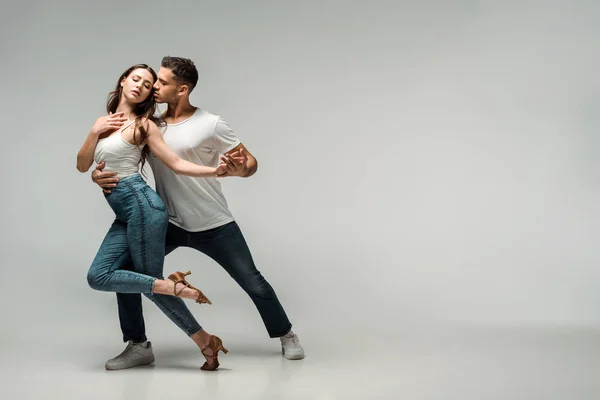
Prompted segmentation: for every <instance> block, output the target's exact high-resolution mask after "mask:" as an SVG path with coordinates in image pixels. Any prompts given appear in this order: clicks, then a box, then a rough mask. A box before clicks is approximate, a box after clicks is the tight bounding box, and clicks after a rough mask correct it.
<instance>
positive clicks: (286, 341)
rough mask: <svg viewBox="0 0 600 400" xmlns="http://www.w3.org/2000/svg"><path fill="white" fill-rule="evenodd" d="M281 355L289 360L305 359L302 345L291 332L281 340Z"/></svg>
mask: <svg viewBox="0 0 600 400" xmlns="http://www.w3.org/2000/svg"><path fill="white" fill-rule="evenodd" d="M280 339H281V353H282V354H283V356H284V357H285V358H287V359H288V360H302V359H303V358H304V349H303V348H302V346H301V345H300V339H298V336H297V335H296V334H295V333H293V332H290V333H288V334H287V335H285V336H282V337H281V338H280Z"/></svg>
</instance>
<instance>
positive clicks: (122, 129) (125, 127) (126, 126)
mask: <svg viewBox="0 0 600 400" xmlns="http://www.w3.org/2000/svg"><path fill="white" fill-rule="evenodd" d="M134 122H135V119H134V120H133V121H131V122H130V123H128V124H127V125H125V126H124V127H122V128H121V132H123V131H124V130H125V129H127V128H129V127H130V126H131V124H133V123H134Z"/></svg>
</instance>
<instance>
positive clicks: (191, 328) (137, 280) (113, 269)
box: [87, 174, 201, 341]
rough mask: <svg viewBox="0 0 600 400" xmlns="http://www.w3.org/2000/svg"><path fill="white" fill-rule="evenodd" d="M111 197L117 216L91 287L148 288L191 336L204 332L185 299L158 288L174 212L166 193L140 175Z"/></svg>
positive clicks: (147, 292) (95, 266)
mask: <svg viewBox="0 0 600 400" xmlns="http://www.w3.org/2000/svg"><path fill="white" fill-rule="evenodd" d="M105 197H106V200H107V201H108V204H109V205H110V207H111V208H112V210H113V211H114V213H115V216H116V218H115V221H114V222H113V224H112V226H111V227H110V229H109V230H108V233H107V234H106V237H105V238H104V240H103V242H102V244H101V246H100V249H99V250H98V253H97V254H96V257H95V258H94V261H93V263H92V265H91V267H90V269H89V271H88V276H87V279H88V283H89V285H90V287H91V288H92V289H96V290H101V291H107V292H117V293H121V294H123V295H125V296H127V295H134V294H135V295H134V297H136V296H137V298H140V299H141V297H140V293H144V295H145V296H146V297H148V298H149V299H150V300H152V301H153V302H154V303H155V304H156V305H157V306H158V307H159V308H160V309H161V310H162V311H163V312H164V313H165V314H166V315H167V317H169V318H170V319H171V320H172V321H173V322H174V323H175V324H176V325H177V326H179V327H180V328H181V329H182V330H183V331H184V332H186V333H187V334H188V335H190V336H191V335H193V334H194V333H196V332H198V331H199V330H200V329H201V327H200V325H199V324H198V322H197V321H196V320H195V318H194V316H193V315H192V314H191V313H190V312H189V310H188V309H187V307H186V306H185V304H184V303H183V300H182V299H180V298H177V297H174V296H169V295H161V294H155V293H152V289H153V286H154V281H155V279H164V278H163V275H162V273H163V262H164V258H165V236H166V233H167V228H168V225H169V215H168V212H167V208H166V207H165V205H164V203H163V201H162V200H161V198H160V197H159V196H158V194H156V192H155V191H154V190H153V189H152V188H151V187H150V186H148V184H147V183H146V182H145V181H144V180H143V179H142V177H141V176H140V175H139V174H136V175H132V176H128V177H126V178H123V179H121V180H120V181H119V182H118V184H117V187H116V188H114V189H112V190H111V193H109V194H105ZM126 264H127V266H128V268H125V269H124V268H123V265H126ZM139 312H140V313H141V301H140V304H139ZM136 339H137V340H136V341H143V340H145V338H143V337H138V338H136Z"/></svg>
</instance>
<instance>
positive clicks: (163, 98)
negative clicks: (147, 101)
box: [154, 67, 180, 103]
mask: <svg viewBox="0 0 600 400" xmlns="http://www.w3.org/2000/svg"><path fill="white" fill-rule="evenodd" d="M157 75H158V79H157V80H156V83H154V100H156V102H157V103H175V102H177V93H178V92H179V87H180V85H179V84H178V82H177V81H176V80H175V78H174V77H173V72H171V70H170V69H168V68H165V67H160V69H159V70H158V74H157Z"/></svg>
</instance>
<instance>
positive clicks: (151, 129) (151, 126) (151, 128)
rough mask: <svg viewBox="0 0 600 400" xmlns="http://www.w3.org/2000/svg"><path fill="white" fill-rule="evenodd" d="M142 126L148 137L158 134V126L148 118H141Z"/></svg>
mask: <svg viewBox="0 0 600 400" xmlns="http://www.w3.org/2000/svg"><path fill="white" fill-rule="evenodd" d="M142 124H143V125H144V127H145V128H146V131H147V132H148V134H149V135H152V134H154V133H160V129H159V128H158V125H156V122H154V121H153V120H151V119H150V118H143V119H142Z"/></svg>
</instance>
